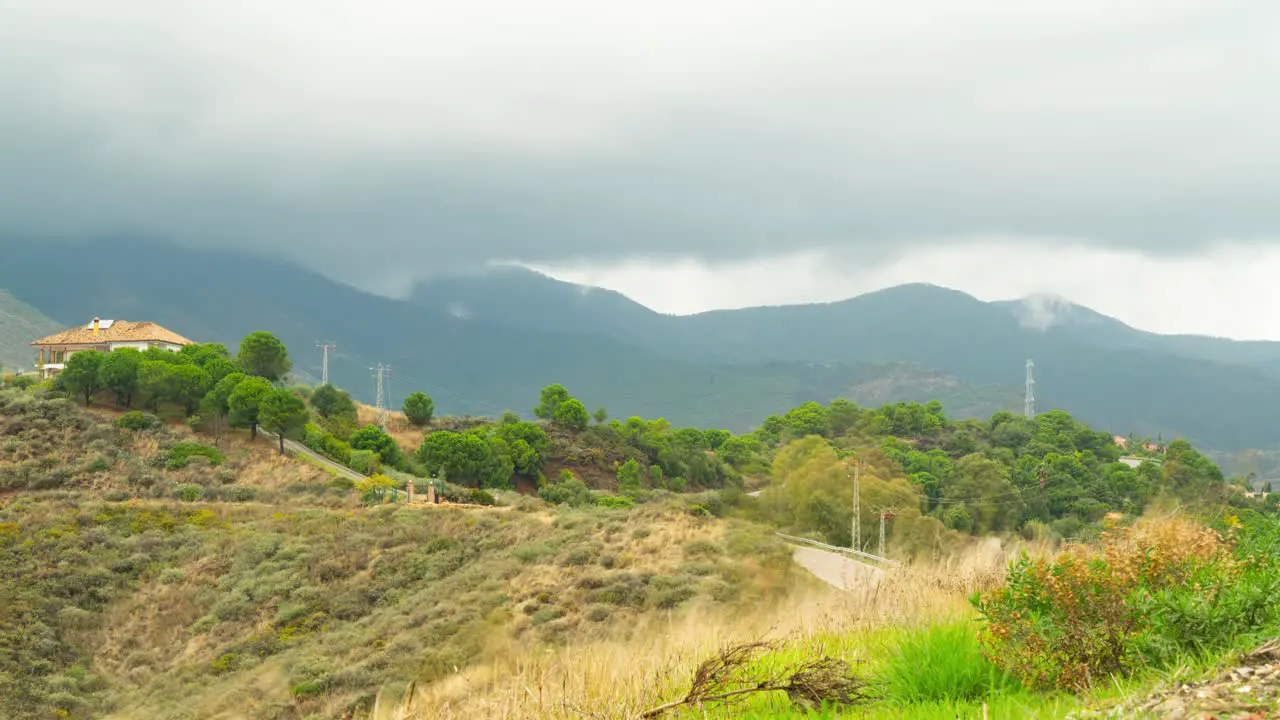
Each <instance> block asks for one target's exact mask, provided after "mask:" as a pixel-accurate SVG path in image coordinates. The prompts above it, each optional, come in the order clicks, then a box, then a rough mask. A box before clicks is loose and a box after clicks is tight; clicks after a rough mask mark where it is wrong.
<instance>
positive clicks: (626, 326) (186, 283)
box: [0, 239, 1280, 450]
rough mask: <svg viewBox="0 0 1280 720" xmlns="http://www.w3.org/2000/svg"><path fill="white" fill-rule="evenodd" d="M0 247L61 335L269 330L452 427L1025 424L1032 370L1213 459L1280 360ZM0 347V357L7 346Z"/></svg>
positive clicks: (1269, 440)
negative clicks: (380, 367) (65, 328)
mask: <svg viewBox="0 0 1280 720" xmlns="http://www.w3.org/2000/svg"><path fill="white" fill-rule="evenodd" d="M0 242H4V243H5V245H6V253H5V262H3V263H0V288H3V289H6V290H8V291H9V292H10V293H11V294H12V296H13V297H15V298H20V299H21V300H22V301H23V302H24V303H26V304H27V305H28V306H30V307H32V308H37V309H38V311H39V312H40V313H43V314H44V315H47V316H49V317H51V318H55V319H56V320H57V321H58V322H59V323H62V324H64V325H71V324H76V323H80V322H84V321H86V319H88V318H92V317H93V316H94V315H99V316H102V317H104V318H105V317H113V318H122V319H130V320H154V321H156V322H160V323H161V324H163V325H165V326H167V327H170V328H171V329H173V330H175V331H177V332H180V333H182V334H184V335H187V336H188V337H192V338H195V339H199V340H205V341H218V342H224V343H227V344H228V345H232V344H234V343H236V342H237V341H238V340H239V338H240V337H242V336H243V335H244V334H246V333H248V332H250V331H253V330H259V329H267V330H271V331H273V332H275V333H277V334H278V335H279V336H280V337H281V338H282V339H283V340H284V341H285V342H286V343H287V344H288V345H289V346H290V349H291V351H292V353H293V355H294V357H295V366H296V368H297V369H298V371H299V373H300V374H302V375H303V376H304V377H314V376H316V375H318V374H319V351H318V350H316V349H315V344H316V342H319V341H323V342H330V343H336V344H337V345H338V349H337V351H336V352H335V353H334V354H333V356H332V359H331V373H332V376H333V378H334V380H335V382H336V383H337V384H339V385H342V386H344V387H347V388H348V389H350V390H351V391H353V392H354V393H355V394H356V395H357V396H358V397H360V398H362V399H364V400H366V401H368V400H371V399H372V397H371V396H372V394H373V381H372V380H371V378H370V371H369V368H370V366H372V365H374V364H375V363H378V362H383V363H389V364H390V365H391V366H392V367H393V375H392V378H391V395H392V397H391V401H392V402H393V403H395V404H398V403H399V401H400V398H402V397H403V396H404V395H406V394H408V393H409V392H412V391H414V390H418V389H421V390H424V391H426V392H428V393H429V394H431V395H432V396H433V397H434V398H435V399H436V403H437V407H438V408H439V409H440V410H441V411H443V412H451V413H472V414H495V413H499V412H501V411H503V410H506V409H512V410H516V411H517V412H521V413H528V411H529V408H531V407H532V406H533V405H534V404H535V402H536V398H537V393H538V390H539V389H540V388H541V387H542V386H544V385H546V384H549V383H552V382H560V383H563V384H565V385H566V386H567V387H568V388H569V389H570V391H571V392H573V393H574V394H575V395H577V396H578V397H580V398H581V399H582V400H583V401H584V402H585V403H587V404H588V405H589V406H590V407H592V408H594V407H597V406H605V407H606V408H608V409H609V410H610V412H611V414H613V415H615V416H627V415H632V414H638V415H643V416H647V417H659V416H663V417H666V418H668V419H669V420H671V421H672V422H673V423H676V424H681V425H682V424H692V425H703V426H708V425H716V426H721V427H726V428H729V429H733V430H738V431H741V430H746V429H748V428H749V427H751V426H753V425H754V424H755V423H757V422H759V421H760V419H761V418H763V417H764V416H766V415H768V414H770V413H775V412H781V411H784V410H786V409H787V408H789V407H792V406H794V405H797V404H799V403H801V402H804V401H807V400H818V401H824V402H825V401H828V400H830V399H832V398H834V397H837V396H840V395H843V396H845V397H849V398H850V399H852V400H854V401H855V402H859V403H862V404H867V405H875V404H880V403H883V402H888V401H892V400H921V401H923V400H928V399H931V398H935V397H936V398H937V399H939V400H941V401H942V402H943V403H944V404H946V405H947V407H948V410H949V412H950V413H951V414H952V415H956V416H985V415H988V414H990V413H991V412H993V411H995V410H999V409H1007V410H1015V411H1020V410H1021V407H1022V379H1023V372H1024V370H1023V366H1024V363H1025V361H1026V359H1028V358H1031V359H1034V361H1035V363H1036V378H1037V381H1038V382H1037V400H1038V407H1039V408H1040V409H1041V410H1045V409H1050V408H1054V407H1060V408H1063V409H1066V410H1068V411H1070V412H1072V413H1073V414H1075V415H1077V416H1078V417H1079V418H1081V419H1082V420H1085V421H1087V422H1089V423H1091V424H1095V425H1099V426H1101V427H1105V428H1108V429H1110V430H1112V431H1113V432H1117V433H1121V434H1127V433H1129V432H1136V433H1139V434H1144V435H1152V436H1154V435H1157V434H1163V435H1164V436H1165V437H1173V436H1183V437H1187V438H1189V439H1191V440H1192V441H1194V442H1196V443H1198V444H1201V445H1203V446H1206V447H1210V448H1216V449H1220V450H1238V449H1243V448H1280V427H1277V426H1276V425H1275V424H1274V423H1272V422H1271V419H1272V417H1273V416H1274V408H1277V407H1280V343H1272V342H1236V341H1231V340H1223V339H1214V338H1205V337H1192V336H1167V335H1157V334H1154V333H1148V332H1144V331H1140V330H1136V329H1134V328H1131V327H1129V326H1127V325H1125V324H1124V323H1121V322H1119V321H1118V320H1115V319H1113V318H1110V317H1107V316H1104V315H1101V314H1099V313H1096V312H1093V311H1092V310H1089V309H1087V308H1084V307H1080V306H1078V305H1073V304H1071V303H1069V302H1066V301H1064V300H1061V299H1054V298H1043V297H1037V298H1029V299H1026V300H1021V301H1012V302H996V303H987V302H982V301H979V300H977V299H975V298H973V297H971V296H969V295H966V294H964V293H961V292H957V291H954V290H948V289H945V288H940V287H936V286H930V285H905V286H900V287H895V288H890V289H887V290H881V291H878V292H873V293H868V294H866V295H862V296H859V297H856V298H852V299H849V300H844V301H841V302H835V303H823V304H810V305H792V306H783V307H761V308H749V309H743V310H721V311H714V312H707V313H701V314H698V315H692V316H671V315H663V314H660V313H657V312H654V311H652V310H650V309H648V308H646V307H644V306H643V305H640V304H639V303H636V302H634V301H632V300H631V299H629V298H627V297H626V296H623V295H621V294H619V293H616V292H612V291H608V290H602V289H599V288H587V287H583V286H579V285H574V284H571V283H565V282H561V281H558V280H554V279H551V278H548V277H546V276H543V275H541V274H538V273H535V272H532V271H529V270H524V269H520V268H497V269H493V270H491V271H487V272H483V273H477V274H471V275H454V276H449V277H441V278H433V279H430V280H427V281H423V282H420V283H418V284H417V285H416V286H415V287H414V288H413V290H412V292H411V293H410V294H409V296H408V297H407V298H405V299H392V298H387V297H382V296H378V295H374V294H370V293H366V292H363V291H360V290H358V289H355V288H353V287H350V286H348V285H345V284H342V283H339V282H335V281H333V280H331V279H328V278H326V277H323V276H320V275H318V274H316V273H313V272H311V271H309V270H306V269H303V268H301V267H299V266H297V265H294V264H291V263H288V262H285V261H282V260H278V259H271V258H262V257H252V256H248V255H242V254H237V253H230V252H218V251H209V250H203V251H200V250H190V249H184V248H179V247H176V246H169V245H163V244H156V243H147V242H139V241H114V242H110V243H95V244H92V245H82V246H73V245H36V244H33V243H22V242H9V241H4V240H3V239H0ZM50 278H56V282H51V281H50ZM3 312H4V310H3V308H0V314H3ZM0 341H3V342H7V343H9V344H10V347H5V348H0V351H8V352H15V350H14V348H13V347H12V343H13V342H14V340H13V339H12V338H8V337H0ZM19 349H20V350H21V351H22V355H23V356H24V357H29V355H30V353H29V350H28V349H26V348H25V347H24V348H19ZM0 357H2V356H0Z"/></svg>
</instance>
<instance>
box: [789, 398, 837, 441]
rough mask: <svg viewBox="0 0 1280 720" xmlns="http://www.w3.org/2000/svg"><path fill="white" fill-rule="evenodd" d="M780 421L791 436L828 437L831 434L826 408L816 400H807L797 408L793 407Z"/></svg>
mask: <svg viewBox="0 0 1280 720" xmlns="http://www.w3.org/2000/svg"><path fill="white" fill-rule="evenodd" d="M782 421H783V423H785V427H786V431H787V432H788V433H789V434H790V435H791V436H792V437H804V436H806V435H821V436H823V437H829V436H830V435H831V420H830V418H829V417H828V416H827V409H826V408H825V407H823V406H821V405H819V404H818V403H816V402H807V403H805V404H803V405H801V406H800V407H798V408H793V409H792V410H790V411H789V412H787V414H786V415H784V416H782Z"/></svg>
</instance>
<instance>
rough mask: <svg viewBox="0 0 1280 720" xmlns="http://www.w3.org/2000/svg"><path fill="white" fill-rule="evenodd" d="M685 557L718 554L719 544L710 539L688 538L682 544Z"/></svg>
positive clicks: (713, 555)
mask: <svg viewBox="0 0 1280 720" xmlns="http://www.w3.org/2000/svg"><path fill="white" fill-rule="evenodd" d="M684 554H685V557H700V556H701V557H715V556H716V555H719V554H720V546H718V545H716V544H715V543H713V542H711V541H710V540H690V541H689V542H687V543H685V544H684Z"/></svg>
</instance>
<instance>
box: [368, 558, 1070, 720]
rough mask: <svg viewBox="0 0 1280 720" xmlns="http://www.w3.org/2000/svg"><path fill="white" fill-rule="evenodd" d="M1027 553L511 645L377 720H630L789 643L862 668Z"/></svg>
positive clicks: (385, 705) (958, 561)
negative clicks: (754, 647) (710, 669)
mask: <svg viewBox="0 0 1280 720" xmlns="http://www.w3.org/2000/svg"><path fill="white" fill-rule="evenodd" d="M1022 550H1028V551H1030V552H1034V553H1041V552H1047V548H1044V547H1039V546H1034V547H1029V546H1027V545H1025V544H1023V543H1020V542H1018V543H1013V544H1010V545H1004V546H1002V545H1000V543H999V542H998V541H994V540H988V541H984V542H977V543H974V544H973V545H971V546H970V547H968V548H967V549H966V550H965V551H964V552H963V553H962V554H960V555H957V556H955V557H952V558H950V559H948V560H945V561H942V562H939V563H935V564H930V565H917V566H910V567H906V568H902V569H899V570H895V571H893V572H890V573H888V574H887V575H886V576H885V578H884V580H883V581H882V582H880V583H877V584H874V585H869V586H866V587H863V588H859V589H857V590H854V591H850V592H839V591H836V590H833V589H830V588H828V587H826V586H820V587H819V586H817V585H811V586H810V587H809V588H807V590H806V591H803V592H797V593H793V594H791V595H789V596H787V597H785V598H782V599H780V600H778V601H776V602H773V603H768V604H761V605H759V606H756V607H753V608H751V609H750V610H749V611H748V612H741V611H740V610H734V611H726V609H725V608H722V607H711V606H704V607H701V608H698V609H696V610H694V611H691V612H689V613H686V614H685V615H683V616H682V617H679V618H668V619H662V618H657V617H645V618H640V619H637V622H636V623H635V624H634V626H633V628H632V632H631V633H630V637H627V638H622V639H610V640H602V641H598V642H591V643H580V644H574V645H570V646H567V647H564V648H561V649H557V650H554V651H548V650H530V649H527V648H523V647H521V646H519V645H517V644H510V645H507V646H504V647H500V648H494V649H493V650H492V660H491V661H490V662H488V663H484V664H482V665H477V666H475V667H472V668H469V669H464V670H462V671H460V672H458V673H455V674H453V675H450V676H449V677H447V678H445V679H443V680H441V681H439V682H436V683H434V684H430V685H426V686H417V687H413V688H409V689H408V690H407V691H406V690H405V689H404V688H385V689H384V692H383V694H382V697H381V702H380V705H379V707H380V710H379V712H378V713H377V714H375V715H374V716H373V718H374V720H420V719H425V718H428V717H431V718H444V719H454V718H456V719H458V720H461V719H462V718H475V717H485V718H537V719H545V720H551V719H553V718H554V719H560V718H580V717H598V718H626V717H634V716H635V715H636V714H638V713H639V712H641V711H643V710H644V709H646V708H649V707H652V706H654V705H657V704H660V703H661V702H662V701H666V700H671V699H675V698H677V697H679V696H680V694H681V693H682V692H683V691H684V690H686V689H687V687H685V686H684V685H683V684H685V683H687V681H688V678H689V677H691V676H692V673H693V672H694V670H695V669H696V667H697V665H698V663H699V662H701V661H702V660H703V659H705V658H706V657H710V656H712V655H714V654H715V653H716V652H718V651H719V650H720V649H721V648H724V647H726V646H729V645H734V644H739V643H749V642H756V641H761V640H783V641H785V643H786V644H787V646H789V647H790V648H791V652H792V653H794V654H795V655H796V656H798V657H806V656H812V655H817V654H825V655H828V656H831V657H836V658H839V659H842V660H844V661H845V662H848V663H849V664H850V665H852V666H853V667H855V668H857V667H859V666H864V665H866V664H868V663H870V662H872V661H874V660H875V659H876V658H878V657H879V656H880V655H881V654H882V653H883V650H884V646H885V637H886V636H887V635H888V634H891V633H892V632H893V631H894V628H897V627H901V626H902V625H903V624H923V623H930V622H937V621H940V620H947V619H952V618H956V617H967V616H970V615H971V614H972V612H971V608H970V606H969V603H968V597H969V596H970V594H971V593H973V592H974V591H976V590H980V589H986V588H988V587H992V586H994V585H996V584H998V583H999V582H1001V581H1002V580H1003V577H1004V571H1005V568H1006V567H1007V564H1008V560H1010V559H1011V558H1012V557H1014V556H1016V555H1017V554H1018V553H1019V552H1021V551H1022Z"/></svg>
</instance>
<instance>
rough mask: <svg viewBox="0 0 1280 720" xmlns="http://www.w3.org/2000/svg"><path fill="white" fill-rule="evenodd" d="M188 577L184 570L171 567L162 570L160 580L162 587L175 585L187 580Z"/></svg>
mask: <svg viewBox="0 0 1280 720" xmlns="http://www.w3.org/2000/svg"><path fill="white" fill-rule="evenodd" d="M186 577H187V574H186V573H185V572H183V571H182V568H175V567H171V568H165V569H164V570H161V571H160V577H159V578H158V579H159V581H160V584H162V585H175V584H177V583H180V582H182V581H183V580H185V579H186Z"/></svg>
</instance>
